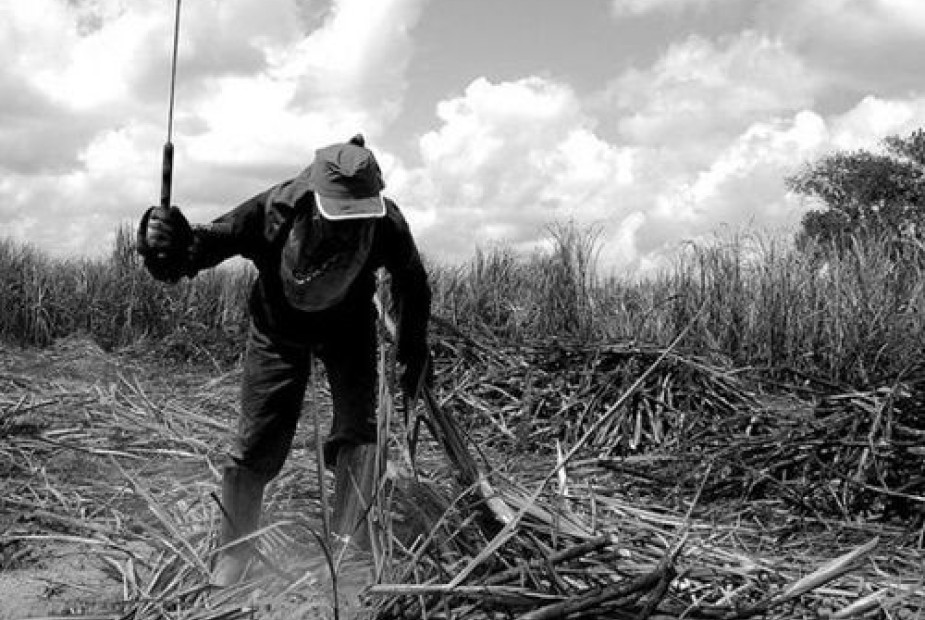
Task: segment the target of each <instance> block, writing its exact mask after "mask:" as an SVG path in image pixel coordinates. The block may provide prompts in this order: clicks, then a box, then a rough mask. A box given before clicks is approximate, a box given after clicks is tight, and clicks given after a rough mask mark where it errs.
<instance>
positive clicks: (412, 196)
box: [391, 77, 633, 260]
mask: <svg viewBox="0 0 925 620" xmlns="http://www.w3.org/2000/svg"><path fill="white" fill-rule="evenodd" d="M437 115H438V117H439V118H440V121H441V125H440V127H439V128H438V129H435V130H434V131H431V132H429V133H427V134H425V135H424V136H423V137H422V138H421V140H420V154H421V158H422V165H421V166H420V167H419V168H415V169H413V170H410V171H407V173H406V174H405V175H404V176H403V177H401V178H400V179H399V183H395V182H393V183H392V184H391V185H392V188H393V189H394V191H395V192H396V194H398V195H402V196H404V197H405V200H406V201H407V203H408V205H409V206H410V211H411V214H412V216H413V217H414V218H415V219H416V220H417V221H418V222H419V223H420V228H421V232H422V237H423V238H424V240H425V243H424V244H423V245H424V247H425V249H426V250H428V251H430V252H431V253H433V254H437V255H438V256H440V257H441V258H444V259H450V260H453V259H456V260H458V259H460V258H465V257H467V256H468V255H470V254H471V251H472V247H473V245H476V244H481V245H487V244H491V243H492V242H495V241H505V242H509V243H512V244H513V245H515V246H519V247H531V246H533V245H535V244H537V243H538V242H539V241H540V240H541V239H542V237H543V236H544V234H543V228H544V226H546V225H548V224H549V223H551V222H553V221H556V220H566V219H574V220H576V221H579V220H580V221H584V222H590V221H594V220H598V219H602V218H611V217H613V216H617V217H619V213H614V212H613V210H612V208H611V207H612V202H611V200H610V199H611V197H612V196H613V192H614V187H618V186H621V185H625V184H629V183H631V181H632V177H633V154H632V151H631V150H630V149H624V148H621V147H619V146H616V145H612V144H607V143H606V142H604V141H603V140H601V139H600V138H599V137H597V136H596V135H595V134H594V132H593V123H592V122H591V119H590V118H588V117H587V116H586V115H584V114H583V112H582V111H581V109H580V104H579V101H578V99H577V97H576V95H575V93H574V91H573V90H572V89H571V88H569V87H568V86H567V85H564V84H561V83H557V82H554V81H550V80H546V79H542V78H538V77H530V78H524V79H522V80H517V81H513V82H501V83H492V82H490V81H488V80H487V79H484V78H480V79H477V80H475V81H474V82H472V83H471V84H470V85H469V86H468V88H466V90H465V93H464V94H463V95H462V96H460V97H457V98H454V99H450V100H446V101H443V102H441V103H440V105H439V106H438V109H437ZM428 224H430V225H428Z"/></svg>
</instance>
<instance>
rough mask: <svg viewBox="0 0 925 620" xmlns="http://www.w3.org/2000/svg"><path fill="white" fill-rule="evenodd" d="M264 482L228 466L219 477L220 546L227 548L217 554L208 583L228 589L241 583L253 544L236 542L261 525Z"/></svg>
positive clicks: (246, 470) (261, 478) (241, 469)
mask: <svg viewBox="0 0 925 620" xmlns="http://www.w3.org/2000/svg"><path fill="white" fill-rule="evenodd" d="M264 485H265V483H264V479H263V477H262V476H259V475H258V474H256V473H254V472H252V471H250V470H249V469H245V468H243V467H239V466H235V465H230V466H227V467H225V470H224V472H223V475H222V504H223V505H224V509H225V511H224V513H225V514H223V515H222V532H221V539H220V540H219V545H220V546H222V547H226V548H225V549H223V550H222V551H220V552H219V553H218V557H217V558H216V560H215V565H214V567H213V569H212V575H211V579H210V583H211V584H212V585H214V586H217V587H221V588H224V587H228V586H231V585H234V584H235V583H237V582H238V581H240V580H241V577H242V576H243V575H244V571H245V569H246V568H247V564H248V561H249V560H250V559H251V557H252V556H253V551H252V549H253V544H254V541H245V542H240V543H235V542H234V541H235V540H237V539H239V538H244V537H246V536H248V535H250V534H252V533H253V532H254V531H255V530H256V529H257V527H258V525H259V524H260V511H261V505H262V503H263V488H264Z"/></svg>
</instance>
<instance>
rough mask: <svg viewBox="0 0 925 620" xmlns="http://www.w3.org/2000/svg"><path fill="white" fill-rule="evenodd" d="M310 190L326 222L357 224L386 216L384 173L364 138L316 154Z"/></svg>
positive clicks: (310, 167)
mask: <svg viewBox="0 0 925 620" xmlns="http://www.w3.org/2000/svg"><path fill="white" fill-rule="evenodd" d="M308 186H309V188H311V190H312V191H313V192H315V196H316V198H317V204H318V210H319V211H320V212H321V215H322V216H323V217H324V218H325V219H329V220H355V219H365V218H373V217H382V216H383V215H385V203H384V202H383V200H382V194H381V192H382V189H383V188H384V187H385V183H383V182H382V171H381V170H379V164H378V163H377V162H376V158H375V156H373V153H372V151H370V150H369V149H367V148H366V146H365V141H364V139H363V136H361V135H359V134H358V135H356V136H354V137H353V138H351V139H350V141H349V142H346V143H343V144H332V145H330V146H326V147H324V148H322V149H318V150H317V151H315V160H314V161H313V162H312V163H311V165H310V166H309V167H308Z"/></svg>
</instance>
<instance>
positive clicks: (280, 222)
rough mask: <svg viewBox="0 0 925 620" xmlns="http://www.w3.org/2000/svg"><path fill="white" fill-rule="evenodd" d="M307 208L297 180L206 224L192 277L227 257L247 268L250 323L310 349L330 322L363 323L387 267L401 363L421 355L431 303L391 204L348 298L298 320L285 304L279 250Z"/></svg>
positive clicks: (424, 275) (421, 268) (201, 230)
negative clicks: (253, 276)
mask: <svg viewBox="0 0 925 620" xmlns="http://www.w3.org/2000/svg"><path fill="white" fill-rule="evenodd" d="M312 202H313V201H312V196H311V192H310V190H308V188H307V187H306V186H305V183H304V179H303V177H302V176H301V175H300V176H299V177H296V178H294V179H290V180H289V181H286V182H284V183H281V184H280V185H277V186H275V187H273V188H271V189H269V190H267V191H265V192H263V193H261V194H258V195H256V196H254V197H253V198H251V199H249V200H247V201H245V202H243V203H242V204H240V205H238V206H237V207H236V208H234V209H232V210H231V211H229V212H228V213H226V214H224V215H222V216H221V217H219V218H217V219H215V220H214V221H213V222H212V223H211V224H209V225H206V226H199V227H196V228H195V229H194V235H195V237H196V239H195V242H194V247H195V248H196V249H195V252H194V253H193V263H194V264H193V265H192V267H193V269H194V270H197V271H198V270H200V269H206V268H209V267H214V266H215V265H218V264H219V263H220V262H222V261H224V260H225V259H227V258H230V257H232V256H243V257H245V258H247V259H249V260H251V261H252V262H253V263H254V265H255V266H256V267H257V271H258V274H259V275H258V278H257V281H256V282H255V283H254V288H253V290H252V291H251V296H250V310H251V316H252V318H253V320H254V321H255V323H256V324H257V325H258V327H260V328H261V329H262V330H264V331H266V332H267V333H268V334H269V335H278V336H281V337H284V338H286V339H292V340H295V341H306V340H309V341H310V340H312V339H313V337H316V336H313V334H317V333H318V332H319V330H324V329H326V327H328V326H329V325H331V324H333V323H335V322H341V323H342V322H343V321H344V320H350V319H351V317H356V318H358V319H360V318H363V317H366V316H368V314H369V312H370V311H371V309H372V305H371V302H372V298H373V295H374V293H375V290H376V276H375V272H376V270H377V269H378V268H379V267H385V269H386V270H387V271H388V272H389V275H390V276H391V293H392V298H393V304H394V307H395V309H396V311H397V312H398V352H397V357H398V360H399V361H400V362H404V361H406V360H407V357H408V356H409V355H415V354H422V352H423V351H424V349H425V347H426V345H427V323H428V320H429V318H430V303H431V292H430V286H429V284H428V281H427V272H426V271H425V269H424V266H423V264H422V262H421V257H420V255H419V253H418V250H417V247H416V246H415V243H414V239H413V238H412V236H411V231H410V229H409V228H408V224H407V222H406V221H405V218H404V217H403V216H402V214H401V211H399V209H398V207H397V206H396V205H395V203H394V202H392V201H391V200H389V199H388V198H386V199H385V204H386V215H385V216H384V217H382V218H380V219H377V220H376V224H375V232H374V237H373V242H372V247H371V249H370V252H369V256H368V259H367V261H366V265H365V266H364V268H363V269H362V271H361V272H360V274H359V275H358V276H357V277H356V279H355V280H354V282H353V284H352V285H351V287H350V289H349V291H348V292H347V295H346V297H345V298H344V299H343V300H342V301H340V302H339V303H338V304H336V305H334V306H332V307H331V308H328V309H326V310H323V311H320V312H303V311H301V310H298V309H296V308H294V307H293V306H292V305H291V304H290V303H289V302H288V301H287V299H286V296H285V294H284V292H283V284H282V280H281V276H280V261H281V255H282V248H283V245H284V244H285V242H286V239H287V236H288V234H289V231H290V230H291V228H292V223H293V220H294V218H295V215H296V213H297V212H298V210H299V209H305V208H311V203H312Z"/></svg>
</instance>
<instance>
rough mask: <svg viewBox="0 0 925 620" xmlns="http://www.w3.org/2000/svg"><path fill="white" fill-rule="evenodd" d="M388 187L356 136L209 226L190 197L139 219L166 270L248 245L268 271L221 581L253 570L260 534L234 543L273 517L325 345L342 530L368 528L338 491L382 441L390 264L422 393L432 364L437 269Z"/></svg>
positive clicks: (411, 375)
mask: <svg viewBox="0 0 925 620" xmlns="http://www.w3.org/2000/svg"><path fill="white" fill-rule="evenodd" d="M383 187H384V184H383V182H382V175H381V172H380V169H379V165H378V163H377V162H376V159H375V157H374V156H373V154H372V152H371V151H369V150H368V149H367V148H366V147H365V145H364V140H363V138H362V136H356V137H354V138H352V139H351V140H350V141H349V142H347V143H344V144H333V145H331V146H328V147H325V148H322V149H319V150H318V151H316V153H315V159H314V161H313V162H312V163H311V165H310V166H309V167H308V168H307V169H306V170H305V171H303V172H302V173H301V174H299V175H298V176H296V177H295V178H293V179H290V180H288V181H285V182H283V183H281V184H279V185H276V186H275V187H272V188H270V189H269V190H267V191H265V192H263V193H261V194H259V195H257V196H255V197H253V198H251V199H250V200H247V201H245V202H244V203H242V204H241V205H239V206H238V207H236V208H235V209H233V210H232V211H230V212H229V213H227V214H225V215H223V216H221V217H219V218H218V219H216V220H214V221H213V222H212V223H211V224H209V225H205V226H197V227H195V228H193V227H190V226H189V224H188V223H187V221H186V219H185V218H184V217H183V215H182V214H181V213H180V211H179V209H177V208H176V207H171V208H170V209H167V208H164V207H152V208H151V209H149V210H148V211H147V212H146V213H145V215H144V217H143V218H142V221H141V223H140V225H139V232H138V250H139V252H140V253H141V255H142V256H143V257H144V262H145V265H146V267H147V268H148V270H149V271H150V273H151V274H152V275H153V276H154V277H155V278H157V279H159V280H163V281H169V282H176V281H177V280H179V279H180V278H181V277H183V276H186V277H190V278H191V277H193V276H194V275H195V274H196V273H197V272H198V271H200V270H202V269H206V268H209V267H213V266H215V265H217V264H219V263H220V262H222V261H224V260H225V259H227V258H229V257H232V256H235V255H240V256H244V257H245V258H248V259H250V260H251V261H253V263H254V264H255V265H256V267H257V270H258V274H259V275H258V278H257V280H256V282H255V284H254V288H253V290H252V292H251V296H250V302H249V309H250V314H251V324H250V330H249V335H248V341H247V348H246V352H245V357H244V369H243V385H242V391H241V410H240V414H239V418H238V426H237V435H236V438H235V441H234V446H233V448H232V450H231V452H230V455H229V456H230V458H229V460H228V464H227V465H226V466H225V468H224V471H223V481H222V495H223V500H222V503H223V505H224V506H223V507H224V513H225V514H224V516H223V520H222V530H221V540H220V544H221V545H223V546H226V549H225V551H223V552H221V553H220V554H219V556H218V558H217V560H216V562H215V566H214V568H213V573H212V578H211V581H212V583H213V584H214V585H216V586H220V587H223V586H228V585H231V584H233V583H236V582H237V581H239V580H240V578H241V576H242V575H243V573H244V571H245V569H246V566H247V563H248V560H249V556H250V552H249V549H250V547H249V545H248V544H231V543H233V542H234V541H235V540H236V539H238V538H241V537H244V536H247V535H248V534H250V533H252V532H253V531H254V530H255V529H256V528H257V527H258V525H259V521H260V512H261V504H262V501H263V490H264V486H265V485H266V484H267V483H268V482H269V481H270V480H272V479H273V478H274V477H275V476H276V475H277V474H278V473H279V471H280V469H281V468H282V466H283V463H284V461H285V459H286V457H287V455H288V453H289V450H290V447H291V445H292V439H293V435H294V433H295V429H296V422H297V420H298V417H299V414H300V410H301V404H302V399H303V397H304V394H305V390H306V386H307V383H308V378H309V369H310V361H311V358H312V356H313V355H317V356H318V357H319V358H320V359H321V361H322V363H323V364H324V366H325V370H326V372H327V376H328V381H329V383H330V388H331V396H332V400H333V406H334V418H333V423H332V427H331V430H330V434H329V435H328V437H327V439H326V441H325V445H324V460H325V465H326V466H327V467H329V468H333V469H335V484H336V489H337V490H336V492H335V514H334V525H333V529H334V530H335V532H337V533H340V534H342V535H347V534H350V533H351V530H352V529H353V528H355V527H356V524H354V523H345V522H344V515H343V514H341V515H339V514H338V508H337V507H338V506H343V505H345V502H346V503H349V501H348V500H345V499H344V498H343V497H338V496H337V495H338V493H339V494H342V495H343V494H349V493H350V490H351V489H355V488H356V482H355V480H356V478H357V477H362V476H363V474H362V473H361V472H362V471H364V470H365V469H366V468H368V467H369V465H368V464H369V463H370V462H371V460H370V459H371V454H372V453H373V452H374V447H375V446H374V444H375V442H376V419H375V418H376V416H375V400H376V378H377V372H376V326H375V319H376V310H375V306H374V304H373V295H374V292H375V270H376V269H377V268H379V267H385V268H386V269H387V270H388V271H389V273H390V276H391V291H392V297H393V298H394V301H395V305H396V308H397V311H398V313H399V316H398V344H397V346H398V349H397V359H398V361H399V363H400V364H402V365H403V371H402V373H401V375H400V380H401V385H402V389H403V391H404V392H405V394H407V395H409V396H410V397H414V396H416V395H417V394H416V392H417V390H418V389H419V388H420V383H421V381H422V378H423V377H424V376H425V375H426V374H427V366H428V364H429V354H428V347H427V322H428V319H429V316H430V298H431V294H430V288H429V285H428V281H427V275H426V272H425V269H424V267H423V265H422V263H421V259H420V256H419V254H418V251H417V248H416V247H415V243H414V240H413V238H412V236H411V232H410V230H409V228H408V225H407V223H406V222H405V220H404V218H403V217H402V214H401V212H400V211H399V210H398V207H397V206H396V205H395V203H393V202H392V201H391V200H389V199H388V198H384V197H383V196H382V194H381V191H382V189H383ZM347 478H350V479H351V480H349V481H348V480H347ZM368 482H369V481H367V484H368ZM366 492H367V493H368V492H369V489H366ZM353 501H354V503H356V501H357V500H356V498H354V500H353ZM360 501H368V497H367V498H363V499H362V500H360ZM354 509H355V507H354ZM342 512H343V511H342Z"/></svg>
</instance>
